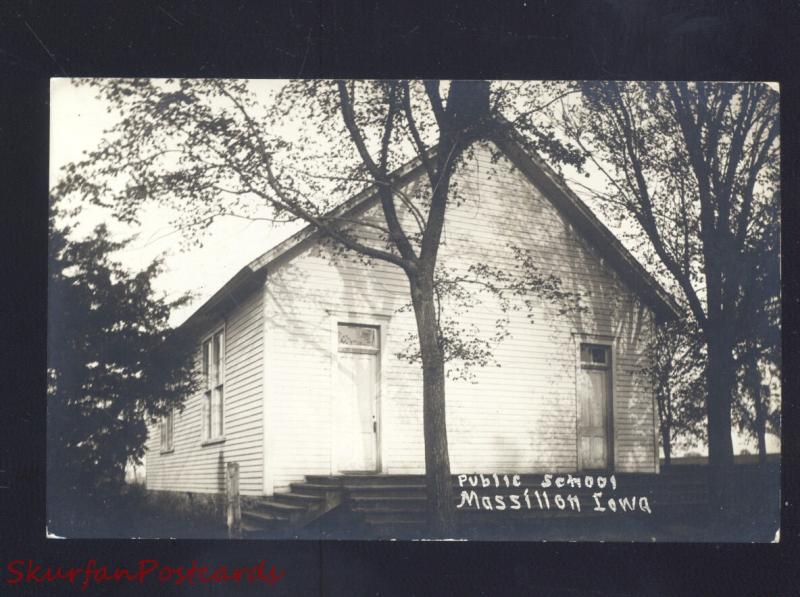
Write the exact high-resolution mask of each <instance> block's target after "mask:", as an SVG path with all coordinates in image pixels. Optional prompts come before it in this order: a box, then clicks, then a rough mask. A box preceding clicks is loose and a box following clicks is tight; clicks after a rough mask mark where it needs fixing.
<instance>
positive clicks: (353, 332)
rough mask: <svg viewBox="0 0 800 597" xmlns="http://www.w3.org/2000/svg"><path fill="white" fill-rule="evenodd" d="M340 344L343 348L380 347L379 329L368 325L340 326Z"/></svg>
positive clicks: (345, 324) (341, 324)
mask: <svg viewBox="0 0 800 597" xmlns="http://www.w3.org/2000/svg"><path fill="white" fill-rule="evenodd" d="M339 344H341V345H343V346H368V347H371V348H377V347H378V330H377V328H374V327H370V326H366V325H353V324H347V323H340V324H339Z"/></svg>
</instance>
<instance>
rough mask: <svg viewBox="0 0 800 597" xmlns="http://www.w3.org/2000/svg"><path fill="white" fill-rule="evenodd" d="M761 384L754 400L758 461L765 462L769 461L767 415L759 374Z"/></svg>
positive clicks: (756, 389)
mask: <svg viewBox="0 0 800 597" xmlns="http://www.w3.org/2000/svg"><path fill="white" fill-rule="evenodd" d="M758 378H759V384H758V386H757V387H755V388H754V390H753V400H755V409H756V420H755V423H756V438H757V439H758V463H759V464H764V463H765V462H766V461H767V416H766V412H765V411H766V408H765V400H764V398H765V396H764V391H763V389H762V388H761V383H760V382H761V376H760V375H759V376H758Z"/></svg>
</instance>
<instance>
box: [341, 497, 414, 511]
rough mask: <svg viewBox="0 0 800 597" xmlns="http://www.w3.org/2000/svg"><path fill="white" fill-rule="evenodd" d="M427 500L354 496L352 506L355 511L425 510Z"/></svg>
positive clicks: (351, 499)
mask: <svg viewBox="0 0 800 597" xmlns="http://www.w3.org/2000/svg"><path fill="white" fill-rule="evenodd" d="M426 503H427V500H426V499H425V497H424V496H422V497H417V496H415V497H395V496H383V497H377V498H376V497H366V498H365V497H352V498H350V508H351V509H352V510H353V511H355V512H394V511H400V510H403V511H409V512H418V511H424V510H425V505H426Z"/></svg>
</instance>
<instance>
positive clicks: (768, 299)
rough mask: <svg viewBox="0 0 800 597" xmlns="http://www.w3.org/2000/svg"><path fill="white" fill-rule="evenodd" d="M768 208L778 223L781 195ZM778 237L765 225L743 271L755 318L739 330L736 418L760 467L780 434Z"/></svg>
mask: <svg viewBox="0 0 800 597" xmlns="http://www.w3.org/2000/svg"><path fill="white" fill-rule="evenodd" d="M767 209H768V210H769V213H770V218H771V219H773V220H774V221H778V217H779V209H780V194H779V193H775V194H774V195H773V196H772V197H771V199H770V201H769V203H768V205H767ZM778 233H779V230H778V227H777V226H773V225H770V226H767V227H765V228H764V230H763V232H762V234H760V235H759V236H757V237H756V238H754V239H753V241H752V242H751V243H750V244H749V245H748V247H747V251H746V253H745V256H744V257H745V259H744V261H743V263H742V267H744V268H746V269H747V270H748V271H749V272H750V287H751V288H750V292H749V293H748V300H749V304H750V306H749V309H750V310H751V316H750V317H749V318H747V320H746V321H745V325H743V326H742V327H741V328H739V330H738V331H739V335H738V343H737V345H736V349H735V353H736V362H737V364H738V373H739V377H738V382H739V387H740V391H739V392H738V395H737V399H736V401H735V402H734V409H733V419H734V423H735V424H736V425H737V426H738V428H739V431H740V432H743V433H745V434H747V435H749V436H751V437H753V438H755V440H756V444H757V446H758V457H759V462H761V463H764V462H765V461H766V456H767V444H766V433H767V431H770V432H772V433H775V434H778V435H779V434H780V400H779V388H778V387H773V384H771V383H770V381H769V380H776V379H778V377H779V375H780V367H781V346H780V343H781V328H780V297H779V296H778V294H776V293H775V292H774V289H776V288H778V287H779V286H780V252H779V246H780V238H779V236H778ZM765 378H768V379H765Z"/></svg>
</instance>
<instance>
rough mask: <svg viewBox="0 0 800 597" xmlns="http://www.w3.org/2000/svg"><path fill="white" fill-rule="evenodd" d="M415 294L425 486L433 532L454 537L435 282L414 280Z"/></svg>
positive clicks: (442, 367)
mask: <svg viewBox="0 0 800 597" xmlns="http://www.w3.org/2000/svg"><path fill="white" fill-rule="evenodd" d="M411 288H412V290H411V295H412V298H413V304H414V315H415V316H416V320H417V332H418V334H419V343H420V351H421V356H422V410H423V427H424V434H423V435H424V440H425V484H426V489H427V497H428V520H429V525H430V530H431V532H432V533H433V534H434V535H436V536H440V537H452V536H453V533H454V530H455V503H454V501H453V493H452V479H451V476H450V455H449V451H448V447H447V422H446V413H445V391H444V390H445V376H444V354H443V353H442V349H441V347H440V346H439V339H438V334H437V324H436V303H435V301H434V296H433V284H432V282H431V281H422V282H421V283H420V282H418V281H414V280H412V282H411Z"/></svg>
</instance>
